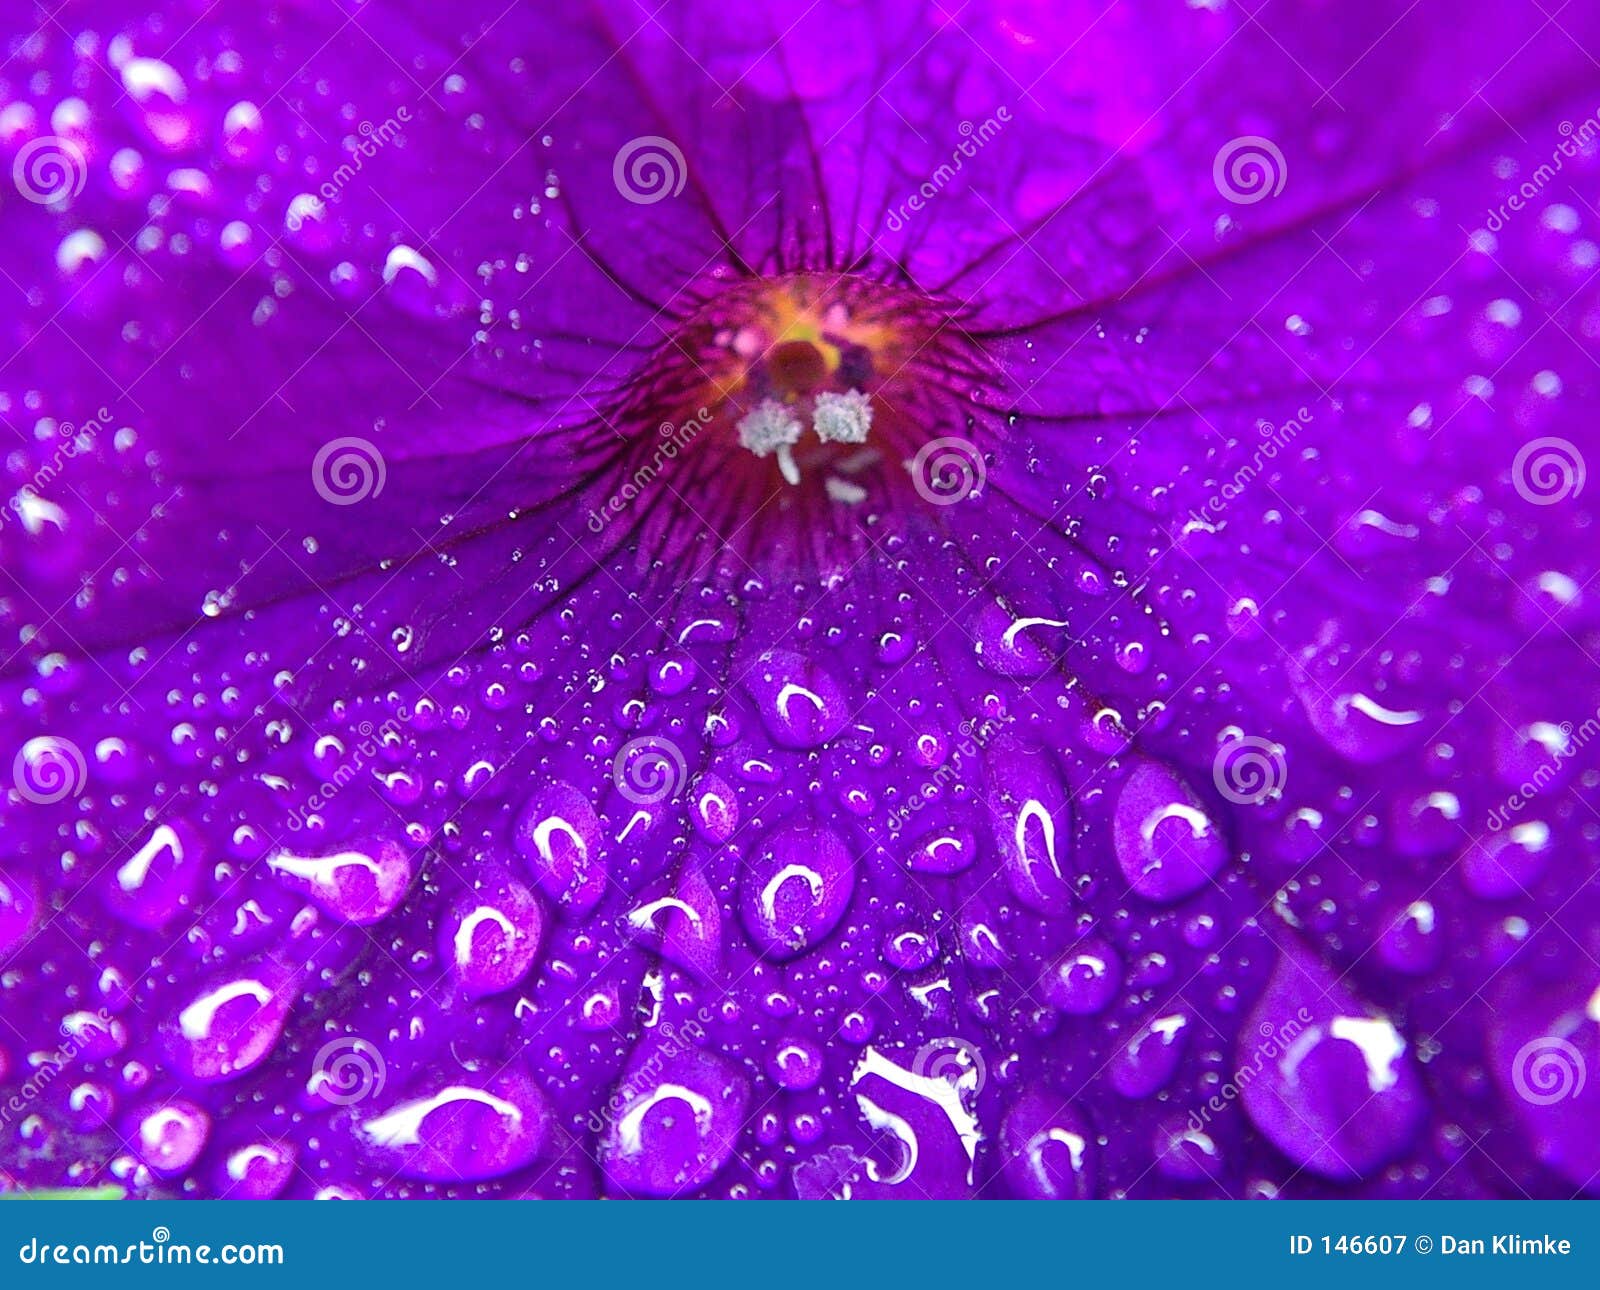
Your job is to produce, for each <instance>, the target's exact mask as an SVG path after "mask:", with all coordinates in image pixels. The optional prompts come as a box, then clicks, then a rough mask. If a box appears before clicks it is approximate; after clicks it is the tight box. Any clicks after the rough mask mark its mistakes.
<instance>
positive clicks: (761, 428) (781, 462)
mask: <svg viewBox="0 0 1600 1290" xmlns="http://www.w3.org/2000/svg"><path fill="white" fill-rule="evenodd" d="M738 430H739V443H740V445H741V446H742V447H744V448H747V449H749V450H750V451H751V452H753V453H755V455H756V456H758V457H770V456H771V455H772V454H773V453H777V455H778V469H779V470H781V471H782V472H783V477H784V479H786V480H788V481H789V483H791V484H798V483H799V482H800V468H799V467H798V466H796V465H795V461H794V454H793V453H792V452H791V451H790V449H791V448H793V447H794V445H795V444H796V443H798V442H799V440H800V431H801V426H800V422H799V421H798V420H796V419H795V415H794V413H792V412H790V411H789V409H788V408H786V407H784V405H783V404H781V403H779V402H778V401H777V400H776V399H763V400H761V402H760V403H758V404H756V406H755V407H754V408H752V409H751V410H750V411H749V412H746V413H745V414H744V416H743V417H741V418H740V419H739V424H738Z"/></svg>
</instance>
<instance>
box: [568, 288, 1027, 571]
mask: <svg viewBox="0 0 1600 1290" xmlns="http://www.w3.org/2000/svg"><path fill="white" fill-rule="evenodd" d="M989 375H991V373H990V371H989V369H988V366H987V363H986V360H985V359H984V357H983V355H982V354H981V352H980V351H979V350H978V348H977V346H976V345H975V344H974V343H973V341H972V340H971V338H970V337H969V336H968V335H967V334H966V332H965V331H964V330H963V328H962V326H961V324H960V320H959V316H958V314H957V312H956V311H954V310H951V309H948V308H945V307H943V306H941V305H940V304H938V303H937V302H935V301H932V300H930V299H928V298H927V297H926V296H924V295H922V294H921V293H919V292H916V291H914V290H911V289H909V288H906V287H902V286H898V285H894V284H890V283H885V282H882V281H878V280H875V279H871V278H867V277H864V276H859V275H855V274H836V273H823V272H810V273H797V274H789V275H786V276H783V277H778V278H767V279H745V280H739V281H736V282H733V283H731V284H730V283H726V282H718V283H715V284H713V286H712V288H711V289H710V290H709V291H704V292H702V293H700V294H699V295H698V296H697V297H696V304H695V305H694V307H693V308H691V309H689V310H687V311H686V312H684V313H683V314H682V315H680V316H679V317H678V319H677V320H676V325H674V326H673V327H671V329H670V331H669V337H668V339H667V340H666V342H664V343H663V344H662V345H661V346H660V347H659V348H658V349H657V351H656V353H655V354H654V356H653V357H652V358H651V359H650V360H649V361H648V362H647V363H645V364H644V365H643V367H642V368H641V369H640V370H639V372H638V373H636V376H635V378H634V380H633V381H632V382H630V383H629V384H628V385H627V386H626V387H625V388H624V390H622V391H621V392H620V396H619V401H618V404H617V406H616V407H614V408H612V409H608V410H607V415H606V419H607V421H608V423H609V424H610V425H611V426H612V427H613V428H615V429H616V430H617V431H618V432H619V433H621V434H622V435H623V437H624V439H625V440H626V441H627V445H628V449H627V451H626V452H625V454H624V456H625V458H626V460H625V461H624V464H623V470H624V471H625V472H626V479H625V482H624V484H623V486H622V488H621V489H620V490H617V491H619V492H620V493H621V494H624V496H623V501H624V502H626V503H628V505H626V506H623V507H618V506H616V505H612V506H611V507H610V511H611V513H614V514H616V515H618V516H620V515H622V514H624V513H633V512H635V511H636V510H637V509H638V507H637V506H635V505H634V504H633V502H634V499H637V501H638V505H639V506H642V505H644V502H645V494H646V492H647V491H648V490H649V489H650V488H652V487H654V486H655V485H656V484H657V483H664V484H666V485H668V486H669V489H670V491H671V493H672V494H673V496H674V498H675V499H676V500H677V501H678V502H680V503H682V506H683V510H684V511H685V512H687V513H688V514H689V517H690V518H691V519H692V520H696V521H699V522H700V523H701V525H702V526H703V527H709V528H710V529H711V530H712V531H713V536H716V537H719V538H721V539H723V540H724V541H726V542H734V541H738V542H739V543H740V544H741V545H743V546H749V545H751V543H752V542H753V541H754V540H755V539H753V538H752V537H751V536H750V532H749V531H750V530H751V528H752V527H753V526H752V521H754V520H755V519H756V518H757V516H759V517H760V540H761V541H762V542H764V543H769V544H785V543H786V544H788V545H789V546H790V547H791V549H792V548H794V547H795V546H797V545H805V546H814V545H815V539H816V538H817V537H818V535H820V534H824V533H838V532H839V531H841V530H844V529H849V528H852V527H854V521H853V520H852V518H851V516H852V515H853V514H854V515H865V514H868V513H872V512H874V511H877V510H880V509H882V508H896V507H898V506H899V504H900V503H902V502H903V503H904V504H905V505H907V506H914V507H917V508H919V509H920V508H922V507H924V506H925V504H926V503H925V499H927V498H928V497H929V492H928V490H927V489H926V487H918V486H916V485H917V481H916V479H915V472H916V467H917V466H918V465H919V464H921V463H919V460H918V459H919V453H922V454H923V456H924V457H925V456H926V453H923V450H924V449H925V447H926V446H927V445H929V444H931V443H933V442H934V441H939V442H941V443H944V442H950V441H952V440H954V441H959V442H961V443H964V444H967V445H968V446H969V447H970V449H971V455H972V458H973V459H974V461H975V462H976V463H977V464H978V471H977V473H978V474H979V475H981V473H982V471H981V457H982V454H983V453H984V452H985V451H986V450H987V449H990V448H992V447H993V446H994V442H995V439H996V437H997V429H996V428H997V427H998V425H999V424H1000V420H1001V419H1000V418H999V417H998V416H996V415H994V414H993V413H992V412H991V411H990V410H988V409H986V408H984V407H981V406H980V405H979V403H978V402H976V400H977V399H978V398H980V397H981V393H982V391H984V390H988V389H992V388H994V385H995V382H993V381H990V380H988V379H986V378H987V377H988V376H989ZM630 426H633V427H638V429H636V430H634V431H633V432H632V433H631V434H630V433H629V431H628V428H629V427H630ZM646 427H648V428H649V429H650V431H651V433H649V434H646V433H644V429H645V428H646ZM663 436H664V437H665V443H664V442H663ZM612 483H613V486H615V480H614V479H613V481H612ZM628 493H632V494H633V495H634V497H633V498H629V497H627V496H626V494H628ZM596 519H600V520H602V521H604V522H607V523H609V515H607V514H602V513H601V512H596V513H595V514H594V515H593V517H592V518H591V520H590V528H591V529H592V530H594V531H596V532H599V531H600V528H599V527H597V526H596V522H595V521H596ZM636 520H637V522H639V523H640V524H641V525H642V524H643V523H644V520H643V518H642V516H636ZM681 527H693V525H686V526H681ZM797 530H799V531H797ZM795 537H799V538H801V539H803V541H802V542H800V543H798V544H797V543H795V542H793V541H791V539H792V538H795Z"/></svg>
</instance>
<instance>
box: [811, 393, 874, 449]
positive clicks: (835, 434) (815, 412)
mask: <svg viewBox="0 0 1600 1290" xmlns="http://www.w3.org/2000/svg"><path fill="white" fill-rule="evenodd" d="M811 425H812V428H813V429H814V430H815V431H816V432H817V436H818V437H819V438H820V439H822V441H823V442H824V443H865V442H866V441H867V431H868V430H870V429H871V428H872V401H871V400H870V399H868V398H867V396H866V395H865V394H863V393H862V392H861V391H860V390H851V391H849V393H847V394H834V393H832V392H824V393H822V394H819V395H817V400H816V405H815V406H814V407H813V408H812V412H811Z"/></svg>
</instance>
